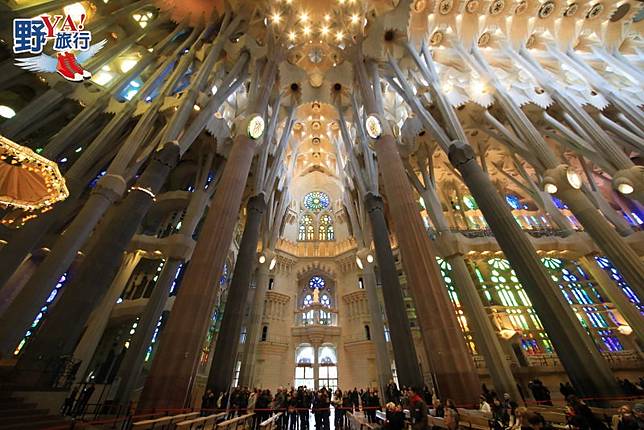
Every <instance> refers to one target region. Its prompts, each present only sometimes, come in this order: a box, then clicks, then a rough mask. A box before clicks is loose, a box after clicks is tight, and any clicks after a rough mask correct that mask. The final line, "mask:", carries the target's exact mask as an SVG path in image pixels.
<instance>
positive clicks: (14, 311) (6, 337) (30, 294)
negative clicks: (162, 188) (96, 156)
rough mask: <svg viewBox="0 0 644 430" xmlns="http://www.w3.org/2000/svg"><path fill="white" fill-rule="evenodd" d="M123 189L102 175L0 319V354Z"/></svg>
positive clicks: (21, 330)
mask: <svg viewBox="0 0 644 430" xmlns="http://www.w3.org/2000/svg"><path fill="white" fill-rule="evenodd" d="M125 187H126V184H125V180H124V179H123V178H122V177H120V176H116V175H105V176H104V177H103V178H101V180H100V181H99V184H98V185H97V186H96V188H95V189H94V191H92V193H91V195H90V198H89V199H88V201H87V203H86V204H85V205H84V206H83V208H82V209H81V211H80V212H79V214H78V216H77V219H76V220H75V221H74V222H72V224H71V225H70V226H69V227H68V228H67V229H66V230H65V232H64V233H63V235H62V236H61V237H60V239H59V240H58V241H56V244H55V245H54V246H53V248H52V251H51V252H50V253H49V255H48V256H47V257H46V258H45V260H44V261H43V262H42V264H40V266H38V268H37V269H36V270H35V273H34V274H33V276H31V278H30V279H29V280H28V281H27V283H26V284H25V285H24V287H23V288H22V290H21V291H20V293H19V294H18V295H17V296H16V297H15V299H14V300H13V302H12V303H11V305H10V306H9V307H8V308H7V310H6V312H4V313H3V314H2V316H0V354H2V352H4V351H8V350H9V349H11V348H12V345H13V346H15V345H16V344H17V340H19V339H20V338H21V337H22V335H23V334H24V333H25V330H26V329H27V327H29V325H30V324H31V321H32V320H33V316H34V315H36V313H37V311H38V309H40V307H41V306H42V304H43V303H44V302H45V299H46V298H47V295H48V294H49V292H50V291H51V289H52V287H53V286H54V285H55V284H56V281H57V280H58V279H60V277H61V276H62V274H63V273H64V272H65V271H66V270H67V268H68V267H69V266H70V264H71V263H72V261H73V260H74V258H75V257H76V252H77V251H78V250H79V249H80V248H81V246H82V245H83V243H84V242H85V239H86V238H87V236H88V235H89V233H90V232H91V230H92V228H93V226H95V225H96V224H97V223H98V221H99V220H100V215H102V214H103V213H105V211H106V210H107V208H108V207H109V206H110V204H111V203H112V202H113V201H114V200H116V198H117V197H118V196H120V195H122V194H123V192H124V191H125ZM97 215H99V216H97ZM119 222H121V221H119ZM65 291H67V288H66V289H65Z"/></svg>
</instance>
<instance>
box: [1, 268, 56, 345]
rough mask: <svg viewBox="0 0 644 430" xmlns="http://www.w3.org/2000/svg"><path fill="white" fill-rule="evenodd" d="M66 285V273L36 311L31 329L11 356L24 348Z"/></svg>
mask: <svg viewBox="0 0 644 430" xmlns="http://www.w3.org/2000/svg"><path fill="white" fill-rule="evenodd" d="M66 283H67V273H64V274H63V276H61V277H60V279H59V280H58V283H56V286H55V287H54V289H53V290H51V292H50V293H49V296H48V297H47V300H46V301H45V304H44V305H43V307H41V308H40V311H38V314H36V316H35V317H34V320H33V322H32V323H31V327H29V330H27V332H26V333H25V336H24V337H23V338H22V340H21V341H20V343H19V344H18V345H17V346H16V349H15V350H14V351H13V355H18V354H20V352H21V351H22V349H23V348H24V346H25V344H26V343H27V342H28V341H29V338H30V336H31V334H32V333H33V332H35V331H36V329H37V328H38V326H39V325H40V323H42V320H43V318H45V317H46V316H47V311H48V310H49V306H50V305H51V304H52V303H53V302H54V300H56V297H57V296H58V293H59V291H60V289H61V288H63V287H64V286H65V284H66Z"/></svg>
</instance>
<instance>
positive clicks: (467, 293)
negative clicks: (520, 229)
mask: <svg viewBox="0 0 644 430" xmlns="http://www.w3.org/2000/svg"><path fill="white" fill-rule="evenodd" d="M427 182H430V181H429V179H428V181H427ZM422 196H423V199H424V201H425V204H429V207H431V208H432V209H433V212H434V213H433V215H432V217H433V219H434V220H435V224H436V226H437V231H438V233H439V239H438V243H437V245H438V246H439V248H442V250H443V252H444V254H443V255H444V258H445V260H446V261H447V262H448V263H449V264H450V265H451V266H452V276H453V277H454V288H455V289H456V294H457V295H458V297H459V298H460V300H461V303H462V304H463V309H464V311H465V316H466V317H467V322H468V325H469V326H470V327H471V328H472V336H473V338H474V342H475V343H476V347H477V349H478V350H479V351H480V352H481V355H483V358H484V359H485V364H486V367H487V369H488V371H489V372H490V376H491V378H492V382H493V384H494V388H495V389H496V391H497V392H499V393H501V392H503V393H508V394H510V396H511V397H512V398H513V399H519V398H520V395H519V392H518V390H517V383H516V380H515V379H514V376H513V375H512V370H511V369H510V365H509V363H508V361H507V359H506V354H505V352H504V351H503V347H502V346H501V342H500V341H499V338H498V336H497V334H496V331H495V330H494V326H493V325H492V322H491V321H490V317H489V316H488V314H487V311H486V310H485V306H483V302H482V300H481V296H480V295H479V293H478V290H477V288H476V285H475V284H474V281H473V280H472V276H471V275H470V272H469V270H468V268H467V264H466V262H465V258H464V257H463V253H462V252H461V251H460V249H459V247H458V244H457V243H455V242H456V237H455V235H454V234H453V233H451V232H450V230H449V224H448V222H447V220H446V219H445V215H444V214H443V209H442V207H441V204H440V200H439V199H438V196H437V195H436V190H435V189H434V186H433V185H432V184H431V183H427V184H425V191H424V192H423V193H422ZM441 244H442V245H443V246H442V247H441Z"/></svg>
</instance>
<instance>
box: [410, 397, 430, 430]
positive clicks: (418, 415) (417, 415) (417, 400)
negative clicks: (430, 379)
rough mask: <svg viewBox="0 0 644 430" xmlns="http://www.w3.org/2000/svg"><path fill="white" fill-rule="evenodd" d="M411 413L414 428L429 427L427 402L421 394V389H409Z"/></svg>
mask: <svg viewBox="0 0 644 430" xmlns="http://www.w3.org/2000/svg"><path fill="white" fill-rule="evenodd" d="M408 392H409V413H410V415H411V420H412V428H413V430H426V429H427V427H428V426H427V423H428V421H427V414H428V410H427V403H425V400H423V398H422V397H421V396H420V393H421V391H420V389H418V388H410V389H409V391H408Z"/></svg>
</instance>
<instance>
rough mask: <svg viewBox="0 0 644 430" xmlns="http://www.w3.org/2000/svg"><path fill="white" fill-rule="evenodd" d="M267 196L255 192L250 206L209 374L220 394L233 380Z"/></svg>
mask: <svg viewBox="0 0 644 430" xmlns="http://www.w3.org/2000/svg"><path fill="white" fill-rule="evenodd" d="M264 198H265V197H264V194H258V195H255V196H253V197H251V198H250V199H249V200H248V204H247V205H246V223H245V225H244V233H243V234H242V238H241V243H240V244H239V253H238V254H237V261H236V262H235V269H234V270H233V278H232V281H231V283H230V289H229V291H228V297H227V299H226V306H225V307H224V318H223V320H222V321H221V326H220V328H219V334H218V335H217V340H216V342H215V349H214V356H213V359H212V366H211V368H210V374H209V375H208V384H207V387H208V388H210V389H212V390H213V392H214V393H217V394H218V393H223V392H226V391H228V389H229V388H230V385H231V382H232V379H233V370H234V368H235V363H236V362H237V350H238V349H239V336H240V333H241V328H242V322H243V320H244V307H245V305H246V301H247V298H248V290H249V288H250V281H251V277H252V275H253V267H254V265H255V261H256V258H257V241H258V240H259V230H260V227H261V224H262V219H263V217H264V213H265V212H266V201H265V200H264Z"/></svg>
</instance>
